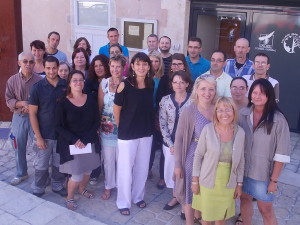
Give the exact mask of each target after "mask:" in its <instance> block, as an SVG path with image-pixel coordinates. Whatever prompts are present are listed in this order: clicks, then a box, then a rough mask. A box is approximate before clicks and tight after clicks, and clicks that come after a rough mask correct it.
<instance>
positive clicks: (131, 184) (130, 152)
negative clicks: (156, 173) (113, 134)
mask: <svg viewBox="0 0 300 225" xmlns="http://www.w3.org/2000/svg"><path fill="white" fill-rule="evenodd" d="M151 145H152V136H150V137H144V138H138V139H134V140H120V139H118V148H119V155H118V162H117V171H118V172H117V174H118V175H117V187H118V195H117V207H118V208H119V209H123V208H130V207H131V202H133V203H138V202H139V201H142V200H143V199H144V195H145V184H146V181H147V176H148V170H149V160H150V153H151Z"/></svg>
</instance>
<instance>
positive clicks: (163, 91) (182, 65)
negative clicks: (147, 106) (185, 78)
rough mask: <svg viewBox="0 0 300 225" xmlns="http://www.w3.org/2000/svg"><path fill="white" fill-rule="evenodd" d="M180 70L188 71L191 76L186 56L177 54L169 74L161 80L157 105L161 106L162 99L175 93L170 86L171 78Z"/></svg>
mask: <svg viewBox="0 0 300 225" xmlns="http://www.w3.org/2000/svg"><path fill="white" fill-rule="evenodd" d="M179 70H183V71H186V72H187V73H188V74H190V70H189V66H188V64H187V62H186V60H185V56H184V54H182V53H175V54H174V55H172V61H171V65H170V70H169V74H164V76H162V77H161V79H160V82H159V85H158V89H157V98H156V104H157V105H159V102H160V101H161V99H162V97H164V96H166V95H169V94H171V93H173V90H172V89H171V87H170V86H169V83H170V78H171V76H172V74H173V72H176V71H179Z"/></svg>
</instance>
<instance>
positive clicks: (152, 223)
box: [147, 219, 166, 225]
mask: <svg viewBox="0 0 300 225" xmlns="http://www.w3.org/2000/svg"><path fill="white" fill-rule="evenodd" d="M164 224H166V223H165V222H163V221H160V220H156V219H155V220H151V221H149V223H147V225H164Z"/></svg>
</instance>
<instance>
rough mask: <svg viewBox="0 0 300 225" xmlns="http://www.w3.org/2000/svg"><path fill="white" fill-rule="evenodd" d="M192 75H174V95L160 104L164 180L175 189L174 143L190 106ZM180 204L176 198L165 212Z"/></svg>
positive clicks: (183, 73)
mask: <svg viewBox="0 0 300 225" xmlns="http://www.w3.org/2000/svg"><path fill="white" fill-rule="evenodd" d="M190 77H191V75H190V74H189V73H187V72H185V71H183V70H180V71H176V72H174V73H173V74H172V76H171V80H170V86H171V87H172V89H173V91H174V93H172V94H170V95H167V96H165V97H163V98H162V100H161V102H160V103H159V107H160V109H159V124H160V130H161V133H162V136H163V147H162V148H163V153H164V156H165V166H164V178H165V183H166V186H167V187H168V188H174V180H173V174H174V163H175V159H174V142H175V133H176V128H177V123H178V120H179V116H180V113H181V112H182V110H183V109H184V108H185V107H186V106H188V105H189V104H190V100H189V98H190V95H191V94H190V93H187V88H188V87H189V85H190V84H191V83H192V81H191V78H190ZM178 204H179V202H178V201H177V199H176V197H173V199H172V200H171V201H169V202H168V203H167V204H166V205H165V207H164V210H171V209H173V208H174V207H175V206H176V205H178Z"/></svg>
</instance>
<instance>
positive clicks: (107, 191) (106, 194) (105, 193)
mask: <svg viewBox="0 0 300 225" xmlns="http://www.w3.org/2000/svg"><path fill="white" fill-rule="evenodd" d="M110 194H111V190H110V189H104V191H103V194H102V195H101V198H102V199H103V200H108V199H109V198H110Z"/></svg>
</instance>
